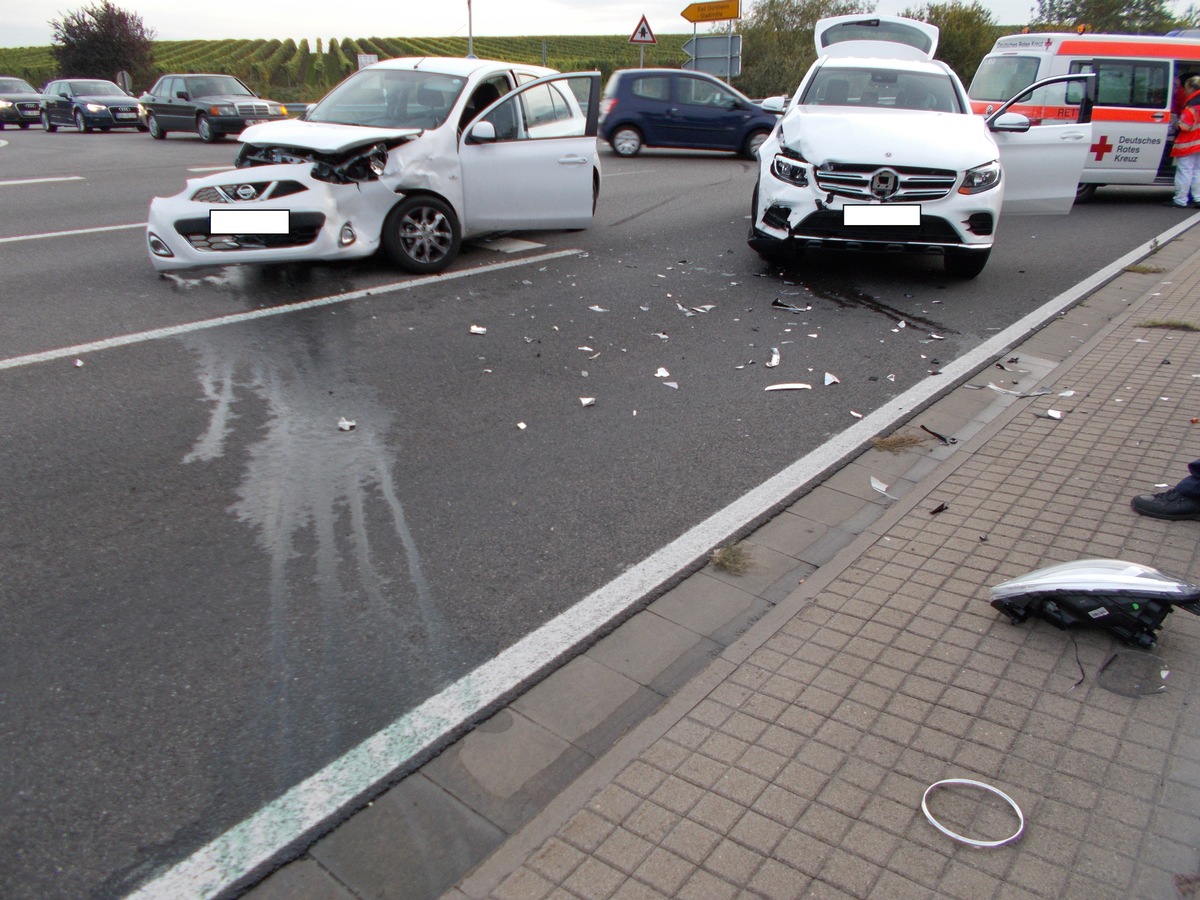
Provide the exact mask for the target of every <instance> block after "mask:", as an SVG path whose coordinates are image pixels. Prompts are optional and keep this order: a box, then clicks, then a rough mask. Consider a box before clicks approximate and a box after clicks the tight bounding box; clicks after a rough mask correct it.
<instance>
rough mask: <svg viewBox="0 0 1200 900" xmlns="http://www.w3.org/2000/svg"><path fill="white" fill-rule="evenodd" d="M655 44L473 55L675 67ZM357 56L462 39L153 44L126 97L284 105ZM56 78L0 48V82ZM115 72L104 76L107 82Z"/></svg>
mask: <svg viewBox="0 0 1200 900" xmlns="http://www.w3.org/2000/svg"><path fill="white" fill-rule="evenodd" d="M657 37H658V43H657V44H650V45H635V44H630V43H629V38H628V37H627V36H625V35H579V36H570V35H566V36H564V35H558V36H546V37H492V38H489V37H476V38H475V39H474V51H475V55H476V56H479V57H482V58H485V59H502V60H506V61H509V62H523V63H534V64H537V65H545V66H549V67H550V68H552V69H558V70H559V71H563V72H571V71H583V70H593V69H598V70H600V71H601V72H603V73H604V75H605V76H606V77H607V76H608V74H609V73H611V72H612V71H613V70H614V69H621V68H630V67H633V66H637V65H638V64H639V46H641V47H642V48H643V49H644V57H645V65H647V66H669V67H677V66H680V65H682V64H683V62H684V60H686V59H687V56H686V54H685V53H684V52H683V45H684V42H685V41H687V40H688V38H689V37H691V35H689V34H660V35H658V36H657ZM360 53H369V54H375V55H376V56H378V57H379V58H380V59H390V58H393V57H398V56H460V57H461V56H466V55H467V39H466V38H465V37H446V38H435V37H429V38H403V37H370V38H336V37H330V38H328V39H326V40H321V39H318V40H317V41H316V45H315V46H312V45H310V44H309V41H308V39H307V38H303V39H301V40H300V41H299V42H297V41H295V40H293V39H291V38H288V39H286V40H282V41H281V40H277V39H273V40H219V41H155V42H154V64H153V67H152V68H151V69H150V70H149V71H146V72H134V73H133V92H134V93H135V94H138V93H141V92H142V91H144V90H146V89H148V88H149V87H150V86H151V85H152V84H153V83H154V81H155V80H156V79H157V78H158V76H159V75H162V74H164V73H167V72H218V73H224V74H229V75H236V76H237V77H238V78H240V79H242V81H244V82H246V84H247V85H249V86H250V87H251V88H252V89H253V90H254V91H256V92H257V93H259V94H261V95H263V96H268V97H271V98H273V99H275V100H282V101H285V102H297V101H314V100H317V99H319V98H320V97H321V96H322V95H323V94H324V93H325V92H326V91H328V90H329V88H331V87H333V86H334V85H335V84H337V83H338V82H339V81H341V80H342V79H343V78H345V77H346V76H347V75H349V74H350V73H351V72H353V71H354V70H355V69H356V68H357V67H358V56H359V54H360ZM60 74H61V75H66V74H69V73H59V72H58V70H57V67H56V65H55V62H54V57H53V56H52V55H51V52H50V48H49V47H15V48H11V47H10V48H4V47H0V75H15V76H17V77H20V78H24V79H25V80H26V81H28V82H29V83H30V84H32V85H34V86H35V87H38V88H41V86H42V85H44V84H45V83H46V82H47V81H50V80H52V79H54V78H58V77H60ZM115 74H116V73H108V77H110V78H112V77H115Z"/></svg>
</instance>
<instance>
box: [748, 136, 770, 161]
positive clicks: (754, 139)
mask: <svg viewBox="0 0 1200 900" xmlns="http://www.w3.org/2000/svg"><path fill="white" fill-rule="evenodd" d="M770 134H771V132H769V131H765V130H763V129H759V130H758V131H752V132H750V133H749V134H748V135H746V140H745V141H743V142H742V156H744V157H746V159H758V148H759V147H761V146H762V145H763V141H765V140H766V139H767V138H768V137H769V136H770Z"/></svg>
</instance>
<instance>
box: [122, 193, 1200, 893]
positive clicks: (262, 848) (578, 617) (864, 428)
mask: <svg viewBox="0 0 1200 900" xmlns="http://www.w3.org/2000/svg"><path fill="white" fill-rule="evenodd" d="M1198 220H1200V215H1196V216H1192V217H1191V218H1189V219H1186V220H1185V221H1184V222H1182V223H1180V224H1179V225H1177V226H1175V227H1174V228H1171V229H1168V230H1167V231H1164V232H1162V233H1161V234H1160V235H1159V236H1158V237H1157V238H1154V239H1153V240H1151V241H1148V242H1146V243H1145V244H1142V245H1141V246H1139V247H1138V248H1136V249H1134V250H1131V251H1130V252H1129V253H1127V254H1126V255H1125V256H1123V257H1121V258H1120V259H1118V260H1117V261H1116V262H1114V263H1112V264H1111V265H1109V266H1107V267H1105V268H1104V269H1102V270H1100V271H1099V272H1097V273H1096V274H1094V275H1092V276H1091V277H1089V278H1087V279H1085V280H1083V281H1081V282H1079V283H1078V284H1077V285H1075V286H1073V287H1071V288H1069V289H1068V290H1066V291H1064V292H1062V293H1061V294H1059V295H1058V296H1057V297H1055V298H1054V299H1052V300H1050V301H1049V302H1048V303H1046V304H1044V305H1043V306H1041V307H1039V308H1038V309H1037V310H1035V311H1034V312H1032V313H1029V314H1028V315H1026V316H1024V317H1023V318H1021V319H1019V320H1018V321H1017V322H1015V323H1014V324H1012V325H1010V326H1009V327H1008V328H1006V329H1004V330H1003V331H1001V332H998V333H997V334H996V335H994V336H993V337H992V338H990V339H989V340H987V341H985V342H984V343H983V344H981V345H980V346H978V347H976V348H975V349H974V350H972V351H970V352H969V353H967V354H966V355H964V356H963V357H960V358H959V359H956V360H954V361H953V362H952V363H950V364H949V365H947V366H944V367H943V368H942V374H941V375H936V376H930V377H929V378H926V379H924V380H923V381H921V382H919V383H918V384H916V385H914V386H913V387H911V388H909V389H908V390H907V391H905V392H904V393H902V394H900V395H899V396H897V397H896V398H894V399H893V400H891V401H890V402H888V403H887V404H885V405H884V406H882V407H880V408H879V409H878V410H876V411H875V412H873V413H870V414H869V415H867V416H866V417H864V418H863V419H860V420H859V421H857V422H856V423H855V424H854V425H852V426H851V427H850V428H848V429H847V430H846V431H844V432H843V433H842V434H840V435H838V436H836V437H835V438H833V439H832V440H830V441H827V442H826V443H825V444H824V445H822V446H821V447H818V448H817V449H816V450H814V451H812V452H811V453H808V454H807V455H805V456H804V457H802V458H801V459H799V460H797V461H796V462H794V463H792V464H791V465H790V466H788V467H787V468H786V469H784V470H783V471H782V472H780V473H779V474H777V475H774V476H772V477H771V478H769V479H767V481H765V482H763V483H762V484H761V485H759V486H758V487H757V488H754V489H753V490H751V491H750V492H749V493H747V494H746V495H745V496H743V497H741V498H739V499H738V500H736V501H734V502H733V503H731V504H730V505H729V506H727V507H725V508H724V509H722V510H720V511H718V512H717V513H715V514H714V515H712V516H711V517H709V518H708V519H706V520H705V521H704V522H701V523H700V524H698V525H696V526H694V527H693V528H691V529H689V530H688V531H687V532H685V533H684V534H682V535H681V536H680V537H678V538H676V539H675V540H674V541H672V542H671V543H669V544H667V545H666V546H665V547H663V548H661V549H660V550H658V551H656V552H655V553H653V554H651V555H650V556H649V557H647V558H646V559H645V560H643V561H642V562H641V563H639V564H637V565H636V566H634V567H632V568H631V569H629V570H627V571H626V572H624V573H623V574H622V575H620V576H618V577H617V578H616V579H614V580H613V581H610V582H609V583H608V584H606V585H604V586H603V587H601V588H600V589H598V590H596V591H595V592H593V593H592V594H590V595H589V596H587V597H585V598H584V599H583V600H581V601H579V602H578V603H577V604H575V606H573V607H571V608H570V609H568V610H566V611H565V612H563V613H561V614H559V615H558V616H556V617H555V618H553V619H551V620H550V621H549V622H547V623H546V624H545V625H543V626H542V627H540V628H538V629H537V630H536V631H534V632H532V633H531V634H529V635H527V636H526V637H524V638H522V639H521V640H520V641H518V642H517V643H516V644H513V645H512V646H511V647H509V648H508V649H506V650H504V651H503V652H501V653H500V654H499V655H498V656H496V657H495V658H494V659H492V660H489V661H488V662H486V663H484V664H483V665H481V666H479V667H478V668H476V669H475V670H474V671H472V672H470V673H468V674H467V675H465V676H464V677H463V678H460V679H459V680H458V681H456V682H455V683H454V684H452V685H450V686H449V687H447V688H446V689H445V690H443V691H442V692H441V693H439V694H437V695H436V696H434V697H431V698H430V699H428V700H426V701H425V702H424V703H422V704H421V705H420V706H418V707H417V708H416V709H414V710H412V711H411V712H409V713H406V714H405V715H403V716H401V717H400V718H399V719H397V720H396V721H395V722H393V723H392V724H391V725H389V726H388V727H387V728H385V729H383V730H382V731H379V732H377V733H376V734H374V735H372V736H371V737H370V738H368V739H367V740H365V741H363V742H362V743H361V744H359V745H358V746H357V747H354V748H353V749H352V750H350V751H349V752H348V753H346V754H345V755H344V756H342V757H341V758H340V759H337V760H335V761H334V762H332V763H330V764H329V765H328V766H326V767H325V768H324V769H322V770H320V771H319V772H317V773H315V774H314V775H311V776H310V777H308V778H306V779H305V780H304V781H302V782H301V783H300V784H298V785H296V786H295V787H293V788H291V789H290V790H288V791H287V792H286V793H284V794H283V795H282V796H280V797H279V798H277V799H276V800H273V801H272V802H271V803H268V804H267V805H266V806H264V807H263V808H262V809H260V810H259V811H258V812H256V813H254V814H253V815H251V816H250V817H249V818H247V819H245V820H243V821H242V822H241V823H239V824H238V825H236V826H234V827H233V828H231V829H230V830H229V831H227V832H225V833H224V834H222V835H220V836H219V837H217V838H216V839H214V840H213V841H211V842H210V843H209V844H207V845H206V846H204V847H202V848H200V849H199V850H197V851H196V852H195V853H193V854H192V855H191V856H189V857H188V858H187V859H185V860H183V861H181V862H179V863H177V864H176V865H174V866H173V867H171V868H170V869H168V870H167V871H165V872H163V873H162V874H161V875H159V876H157V877H156V878H154V879H153V880H152V881H150V882H148V883H146V884H145V885H143V886H142V887H140V888H138V889H137V890H136V891H134V892H133V893H131V894H130V895H129V898H130V900H134V898H136V900H150V898H172V900H173V898H177V897H212V896H214V895H216V894H217V893H219V892H220V891H222V890H225V889H227V888H230V887H232V886H233V885H234V884H236V883H237V882H239V881H241V880H242V879H244V878H246V877H247V876H249V875H250V874H251V873H252V872H253V871H254V870H255V869H257V868H258V867H260V866H264V865H266V864H267V863H268V862H271V861H273V860H274V857H276V856H277V855H278V854H279V853H280V852H282V851H283V850H284V849H285V848H287V847H289V846H293V845H296V844H297V843H299V841H300V840H301V838H303V837H304V835H305V833H306V832H308V831H311V830H314V829H316V828H317V827H318V826H320V825H321V824H322V823H323V822H325V821H327V820H328V819H330V818H331V817H333V816H335V815H336V814H338V812H339V811H341V810H342V809H343V807H345V806H346V805H347V804H349V803H351V802H353V801H354V800H355V799H356V798H359V797H362V796H363V795H364V794H366V793H367V792H368V791H370V790H371V788H372V786H373V785H375V784H377V783H378V782H379V781H381V780H383V779H386V778H387V777H389V776H390V775H391V774H392V773H394V772H396V771H397V770H398V769H399V768H400V767H402V766H403V765H404V764H405V763H406V762H407V761H408V760H410V759H412V758H413V757H414V756H416V755H418V754H420V753H422V752H424V751H426V750H428V749H429V748H431V747H433V746H435V745H436V744H437V743H438V742H439V740H441V739H442V737H443V735H446V734H450V733H453V732H454V731H456V730H458V729H460V728H462V727H463V726H464V725H465V724H467V723H468V722H469V721H470V720H471V719H472V718H474V717H475V716H478V715H479V714H481V712H483V711H484V710H487V709H488V708H489V707H491V706H493V705H495V704H496V703H498V702H500V701H501V700H502V699H503V698H504V697H505V695H506V694H509V693H510V692H512V691H514V690H516V689H517V688H518V687H519V686H520V685H521V684H522V683H524V682H525V681H526V680H527V679H529V678H530V677H532V676H533V675H534V674H536V673H537V672H538V671H540V670H541V669H543V668H545V667H546V666H548V665H549V664H551V663H552V662H554V661H555V660H557V659H559V658H560V657H561V656H563V655H564V654H565V653H567V652H568V651H569V650H570V649H571V648H572V647H574V646H575V645H576V644H578V643H579V642H580V641H582V640H584V639H586V638H587V637H588V636H589V635H591V634H592V633H593V632H594V631H596V630H597V629H598V628H601V627H603V626H604V625H605V624H607V623H608V622H609V621H611V620H612V619H613V618H614V617H615V616H618V615H620V614H621V613H622V612H624V611H625V610H626V609H628V608H629V607H630V606H631V605H633V604H634V603H636V602H638V601H639V600H640V599H641V598H643V597H644V596H645V595H646V594H648V593H649V592H650V591H652V590H654V589H655V588H657V587H659V586H660V585H662V584H663V583H665V582H666V581H667V580H669V579H670V578H671V577H673V576H674V575H675V574H676V573H678V572H679V571H681V570H683V569H686V568H687V567H689V566H690V565H692V563H694V562H695V561H696V560H697V559H699V558H700V557H702V556H703V555H704V554H705V553H707V552H708V551H709V550H710V549H712V548H713V547H714V546H717V545H718V544H719V543H720V542H721V541H722V540H724V539H726V538H727V537H729V536H730V535H731V534H734V533H736V532H737V531H738V530H739V529H741V528H742V527H744V526H745V525H746V524H747V523H750V522H753V521H755V520H756V519H757V518H759V517H761V516H763V515H767V514H769V513H770V512H771V511H772V510H774V509H776V508H778V507H779V506H780V505H782V504H783V503H785V502H786V501H787V500H788V499H789V498H790V497H791V496H793V495H794V494H795V493H796V492H798V491H799V490H801V489H802V488H803V487H804V486H805V485H806V484H807V483H809V482H810V481H811V480H812V479H813V478H815V477H818V476H820V475H821V474H823V473H824V472H826V471H828V470H829V468H830V467H831V466H833V465H837V464H839V463H841V462H842V461H844V460H845V459H847V458H848V457H849V456H850V455H852V454H856V453H857V452H858V451H859V450H860V449H861V448H862V446H863V445H865V444H866V442H868V441H869V440H870V438H871V437H873V436H875V435H876V434H879V433H881V432H883V431H884V430H886V429H887V428H889V427H890V426H891V425H892V424H894V423H895V422H896V421H897V420H899V419H901V418H903V417H904V416H906V415H908V414H909V413H910V412H911V411H912V410H913V409H915V408H916V407H917V406H919V405H921V404H923V403H926V402H928V401H930V400H932V399H933V398H934V397H936V396H937V395H938V394H939V393H942V392H943V390H944V389H949V388H952V387H953V386H955V385H956V384H957V383H958V380H959V379H963V378H966V377H968V376H969V375H970V374H971V373H973V372H975V371H976V370H978V369H979V368H980V367H982V366H984V365H986V364H987V363H989V362H990V361H991V360H992V359H994V358H996V357H998V356H999V355H1001V354H1003V353H1004V352H1005V351H1006V350H1007V349H1008V348H1010V347H1011V346H1013V345H1014V344H1016V343H1018V342H1019V341H1021V340H1023V339H1024V338H1025V337H1027V336H1028V335H1029V334H1030V333H1031V332H1033V331H1034V330H1036V329H1037V328H1038V327H1040V326H1041V325H1043V324H1045V323H1046V322H1048V321H1049V320H1050V319H1052V318H1054V317H1055V316H1056V315H1058V314H1059V313H1060V312H1062V311H1063V310H1065V309H1067V308H1069V307H1070V306H1071V305H1073V304H1074V303H1076V302H1077V301H1078V300H1079V299H1080V298H1081V297H1084V296H1086V295H1087V294H1089V293H1091V292H1092V291H1094V290H1096V289H1097V288H1099V287H1100V286H1102V285H1103V284H1105V283H1107V282H1108V281H1110V280H1112V278H1114V277H1116V276H1117V275H1118V274H1119V273H1120V272H1121V270H1122V269H1124V268H1125V267H1126V266H1128V265H1130V264H1132V263H1134V262H1136V261H1137V260H1139V259H1142V258H1143V257H1144V256H1146V255H1147V253H1149V252H1153V250H1154V249H1155V248H1156V247H1157V246H1159V245H1160V244H1162V243H1165V242H1166V241H1169V240H1171V239H1172V238H1174V237H1175V236H1177V235H1178V234H1180V233H1182V232H1183V231H1186V230H1187V229H1188V228H1190V227H1192V225H1193V224H1195V223H1196V222H1197V221H1198Z"/></svg>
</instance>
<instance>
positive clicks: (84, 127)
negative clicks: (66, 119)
mask: <svg viewBox="0 0 1200 900" xmlns="http://www.w3.org/2000/svg"><path fill="white" fill-rule="evenodd" d="M75 127H76V129H78V131H79V133H80V134H90V133H91V131H92V129H91V127H90V126H89V125H88V123H87V120H86V119H84V118H83V113H82V112H81V111H80V110H78V109H77V110H75Z"/></svg>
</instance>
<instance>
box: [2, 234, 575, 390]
mask: <svg viewBox="0 0 1200 900" xmlns="http://www.w3.org/2000/svg"><path fill="white" fill-rule="evenodd" d="M579 252H580V251H578V250H556V251H554V252H552V253H542V254H539V255H537V256H526V257H523V258H521V259H513V260H509V261H507V262H499V263H490V264H488V265H486V266H476V267H475V268H473V269H463V270H461V271H458V272H448V273H443V274H441V275H427V276H425V277H424V278H413V279H411V280H409V281H395V282H392V283H391V284H381V285H380V286H379V287H373V288H364V289H363V290H361V291H350V292H348V293H345V294H334V295H332V296H329V297H317V298H316V299H313V300H305V301H303V302H301V303H291V304H289V305H287V306H275V307H271V308H269V309H256V310H253V311H251V312H244V313H233V314H232V315H228V316H221V317H219V318H216V319H204V320H202V321H199V322H189V323H187V324H185V325H172V326H169V327H167V328H155V329H154V330H153V331H139V332H135V333H133V334H125V335H119V336H117V337H111V338H105V339H103V340H100V341H91V342H89V343H87V344H76V345H75V346H73V347H60V348H59V349H57V350H45V351H43V352H41V353H28V354H26V355H24V356H10V357H9V358H7V359H0V370H4V369H18V368H21V367H22V366H32V365H36V364H38V363H43V362H50V361H51V360H55V359H64V358H68V357H76V356H83V355H84V354H87V353H96V352H98V351H100V350H111V349H113V348H114V347H127V346H129V345H130V344H144V343H146V342H147V341H158V340H162V339H163V338H169V337H178V336H179V335H181V334H191V333H192V332H195V331H205V330H207V329H209V328H221V327H223V326H225V325H236V324H238V323H239V322H250V321H253V320H254V319H265V318H269V317H271V316H282V315H286V314H287V313H293V312H300V311H301V310H305V309H315V308H316V307H318V306H332V305H333V304H336V303H347V302H349V301H351V300H361V299H362V298H364V297H374V296H376V295H379V294H390V293H392V292H393V291H406V290H409V289H410V288H415V287H423V286H424V285H427V284H437V283H439V282H444V281H455V280H457V279H459V278H469V277H471V276H472V275H479V274H483V273H487V272H498V271H500V270H502V269H511V268H514V267H516V266H528V265H532V264H533V263H539V262H546V261H547V260H551V259H561V258H563V257H565V256H578V255H579Z"/></svg>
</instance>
